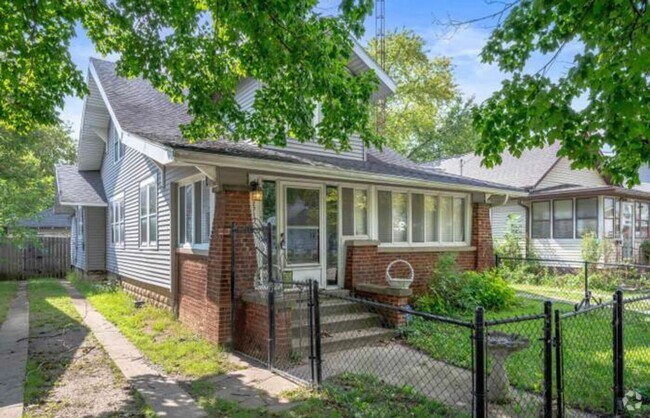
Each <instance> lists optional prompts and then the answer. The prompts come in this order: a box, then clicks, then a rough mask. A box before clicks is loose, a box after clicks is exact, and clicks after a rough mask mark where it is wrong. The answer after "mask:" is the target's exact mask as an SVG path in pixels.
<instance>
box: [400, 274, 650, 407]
mask: <svg viewBox="0 0 650 418" xmlns="http://www.w3.org/2000/svg"><path fill="white" fill-rule="evenodd" d="M527 286H529V287H530V286H531V285H527ZM536 291H538V290H536ZM553 308H554V309H559V310H560V311H562V312H569V311H573V305H571V304H564V303H557V302H556V303H554V304H553ZM542 309H543V305H542V302H541V301H536V300H531V299H524V298H520V299H519V300H518V302H517V305H516V306H515V307H513V308H511V309H507V310H504V311H501V312H496V313H494V312H489V311H488V312H486V317H487V319H488V320H489V319H501V318H509V317H514V316H523V315H531V314H539V313H541V312H542ZM461 317H462V318H463V319H466V320H471V319H472V315H471V314H466V315H462V316H461ZM611 322H612V311H611V309H610V308H603V309H598V310H595V311H592V312H588V313H585V314H582V315H578V316H576V317H571V318H566V319H563V320H562V326H563V345H564V373H565V399H566V402H567V404H569V405H572V406H574V407H578V408H583V409H588V410H597V411H609V410H610V409H611V404H612V391H611V386H612V379H613V376H612V351H611V350H612V347H611V345H612V323H611ZM493 330H498V331H502V332H506V333H509V334H518V335H521V336H524V337H526V338H528V340H529V341H530V345H529V347H528V348H527V349H524V350H522V351H520V352H518V353H515V354H513V355H512V356H510V357H509V358H508V360H507V363H506V369H507V372H508V376H509V378H510V381H511V384H512V385H513V386H515V387H517V388H520V389H524V390H527V391H531V392H535V393H541V392H542V384H543V356H542V347H543V346H542V343H541V342H540V340H539V339H540V337H541V335H542V320H541V319H540V320H531V321H525V322H518V323H513V324H506V325H499V326H493V327H489V328H488V331H493ZM404 335H405V338H406V340H407V342H408V343H409V344H411V345H413V346H414V347H416V348H418V349H420V350H422V351H424V352H426V353H427V354H429V355H430V356H432V357H433V358H436V359H438V360H442V361H445V362H448V363H451V364H454V365H457V366H460V367H463V368H467V369H471V364H472V363H471V360H472V351H471V349H472V346H471V341H470V339H469V338H470V336H471V332H470V331H469V330H467V329H463V328H461V327H458V326H453V325H447V324H442V323H437V322H432V321H424V320H422V319H420V318H414V319H413V320H412V321H411V322H410V323H409V325H408V326H407V327H406V328H405V333H404ZM649 335H650V316H648V315H647V314H643V313H640V312H635V311H633V310H632V309H629V310H627V311H626V317H625V348H626V375H625V380H626V387H627V388H629V389H638V390H639V391H640V392H641V391H643V390H644V387H645V386H644V385H647V382H650V344H649V341H650V337H649Z"/></svg>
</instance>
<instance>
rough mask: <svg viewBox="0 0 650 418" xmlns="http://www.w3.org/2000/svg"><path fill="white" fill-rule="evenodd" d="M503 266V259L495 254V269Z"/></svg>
mask: <svg viewBox="0 0 650 418" xmlns="http://www.w3.org/2000/svg"><path fill="white" fill-rule="evenodd" d="M500 265H501V258H500V257H499V254H494V267H496V268H499V266H500Z"/></svg>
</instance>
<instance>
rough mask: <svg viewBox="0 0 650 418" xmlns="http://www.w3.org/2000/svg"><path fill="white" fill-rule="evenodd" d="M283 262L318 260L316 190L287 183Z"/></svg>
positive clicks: (313, 261) (318, 204)
mask: <svg viewBox="0 0 650 418" xmlns="http://www.w3.org/2000/svg"><path fill="white" fill-rule="evenodd" d="M286 199H287V210H286V213H287V214H286V216H287V242H286V247H287V263H288V264H294V265H295V264H316V263H319V262H320V237H319V235H320V190H319V189H307V188H305V189H302V188H301V189H299V188H292V187H287V189H286Z"/></svg>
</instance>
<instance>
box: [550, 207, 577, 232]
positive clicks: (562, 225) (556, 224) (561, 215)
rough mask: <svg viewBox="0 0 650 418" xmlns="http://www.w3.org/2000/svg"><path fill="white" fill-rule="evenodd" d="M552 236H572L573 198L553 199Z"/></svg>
mask: <svg viewBox="0 0 650 418" xmlns="http://www.w3.org/2000/svg"><path fill="white" fill-rule="evenodd" d="M553 238H573V199H566V200H554V201H553Z"/></svg>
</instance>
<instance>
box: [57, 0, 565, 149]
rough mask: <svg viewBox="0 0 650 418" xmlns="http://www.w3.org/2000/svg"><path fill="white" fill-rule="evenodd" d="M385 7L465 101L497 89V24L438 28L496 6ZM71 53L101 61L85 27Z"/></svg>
mask: <svg viewBox="0 0 650 418" xmlns="http://www.w3.org/2000/svg"><path fill="white" fill-rule="evenodd" d="M385 2H386V29H387V30H393V29H400V28H408V29H411V30H413V31H415V32H416V33H418V34H420V35H421V36H422V37H423V38H424V39H425V40H426V42H427V48H428V51H429V54H430V55H432V56H435V55H443V56H448V57H450V58H452V62H453V63H454V75H455V79H456V83H457V84H458V87H459V89H460V91H461V92H462V93H463V94H464V95H465V96H466V97H474V98H475V99H476V100H477V101H479V102H481V101H483V100H484V99H486V98H487V97H489V96H490V94H491V93H492V92H494V91H495V90H498V89H499V86H500V85H501V81H502V80H503V79H504V78H505V77H506V75H505V74H502V73H501V72H500V71H499V70H498V68H496V67H495V66H491V65H486V64H482V63H481V62H480V59H479V53H480V51H481V48H482V46H483V45H484V44H485V42H486V40H487V39H488V37H489V34H490V32H491V28H492V27H493V26H494V24H495V23H496V22H495V21H484V22H480V23H477V24H473V25H471V26H466V27H463V28H460V29H458V30H455V31H450V29H449V27H446V26H444V25H441V24H440V23H436V22H440V21H443V22H446V21H448V20H449V19H453V20H456V21H467V20H469V19H474V18H477V17H482V16H487V15H490V14H491V13H494V12H496V11H498V10H499V9H500V7H501V5H500V4H499V3H498V2H493V1H491V2H490V1H485V0H453V1H449V0H446V1H445V0H385ZM338 4H339V0H321V2H320V5H319V11H321V12H323V13H333V12H335V11H336V5H338ZM365 26H366V36H365V37H364V39H363V41H364V42H363V43H364V44H365V42H366V41H367V39H369V38H370V37H372V36H374V33H375V18H374V15H373V16H371V17H369V18H368V19H367V20H366V25H365ZM574 53H575V47H571V46H570V47H569V48H565V50H564V51H563V54H562V55H561V56H560V59H558V60H557V61H556V63H555V64H554V66H553V67H552V68H551V70H550V72H549V74H550V75H551V76H558V75H560V74H562V72H563V70H564V69H565V67H566V63H567V59H569V58H570V57H571V56H572V55H573V54H574ZM71 54H72V59H73V61H74V62H75V64H76V65H77V67H78V68H79V69H80V70H82V71H83V72H84V74H85V72H86V70H87V67H88V59H89V58H90V57H91V56H95V57H99V56H100V55H99V54H98V53H97V52H96V51H95V49H94V48H93V45H92V43H91V42H90V41H89V40H88V39H87V38H86V36H85V33H84V31H83V28H81V27H79V28H78V29H77V37H76V38H75V39H74V41H73V42H72V45H71ZM107 58H108V59H115V58H116V57H107ZM547 61H548V57H545V56H541V55H536V56H533V57H532V59H531V60H530V63H529V66H528V67H529V69H530V70H531V71H533V72H534V71H537V70H538V69H539V68H541V67H542V66H543V65H544V64H545V63H546V62H547ZM82 105H83V101H82V99H79V98H75V97H68V98H67V99H66V102H65V107H64V109H63V111H62V113H61V118H62V119H63V120H64V121H65V122H67V123H69V124H70V125H71V126H72V128H73V134H74V137H77V135H78V127H79V124H80V121H81V110H82Z"/></svg>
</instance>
